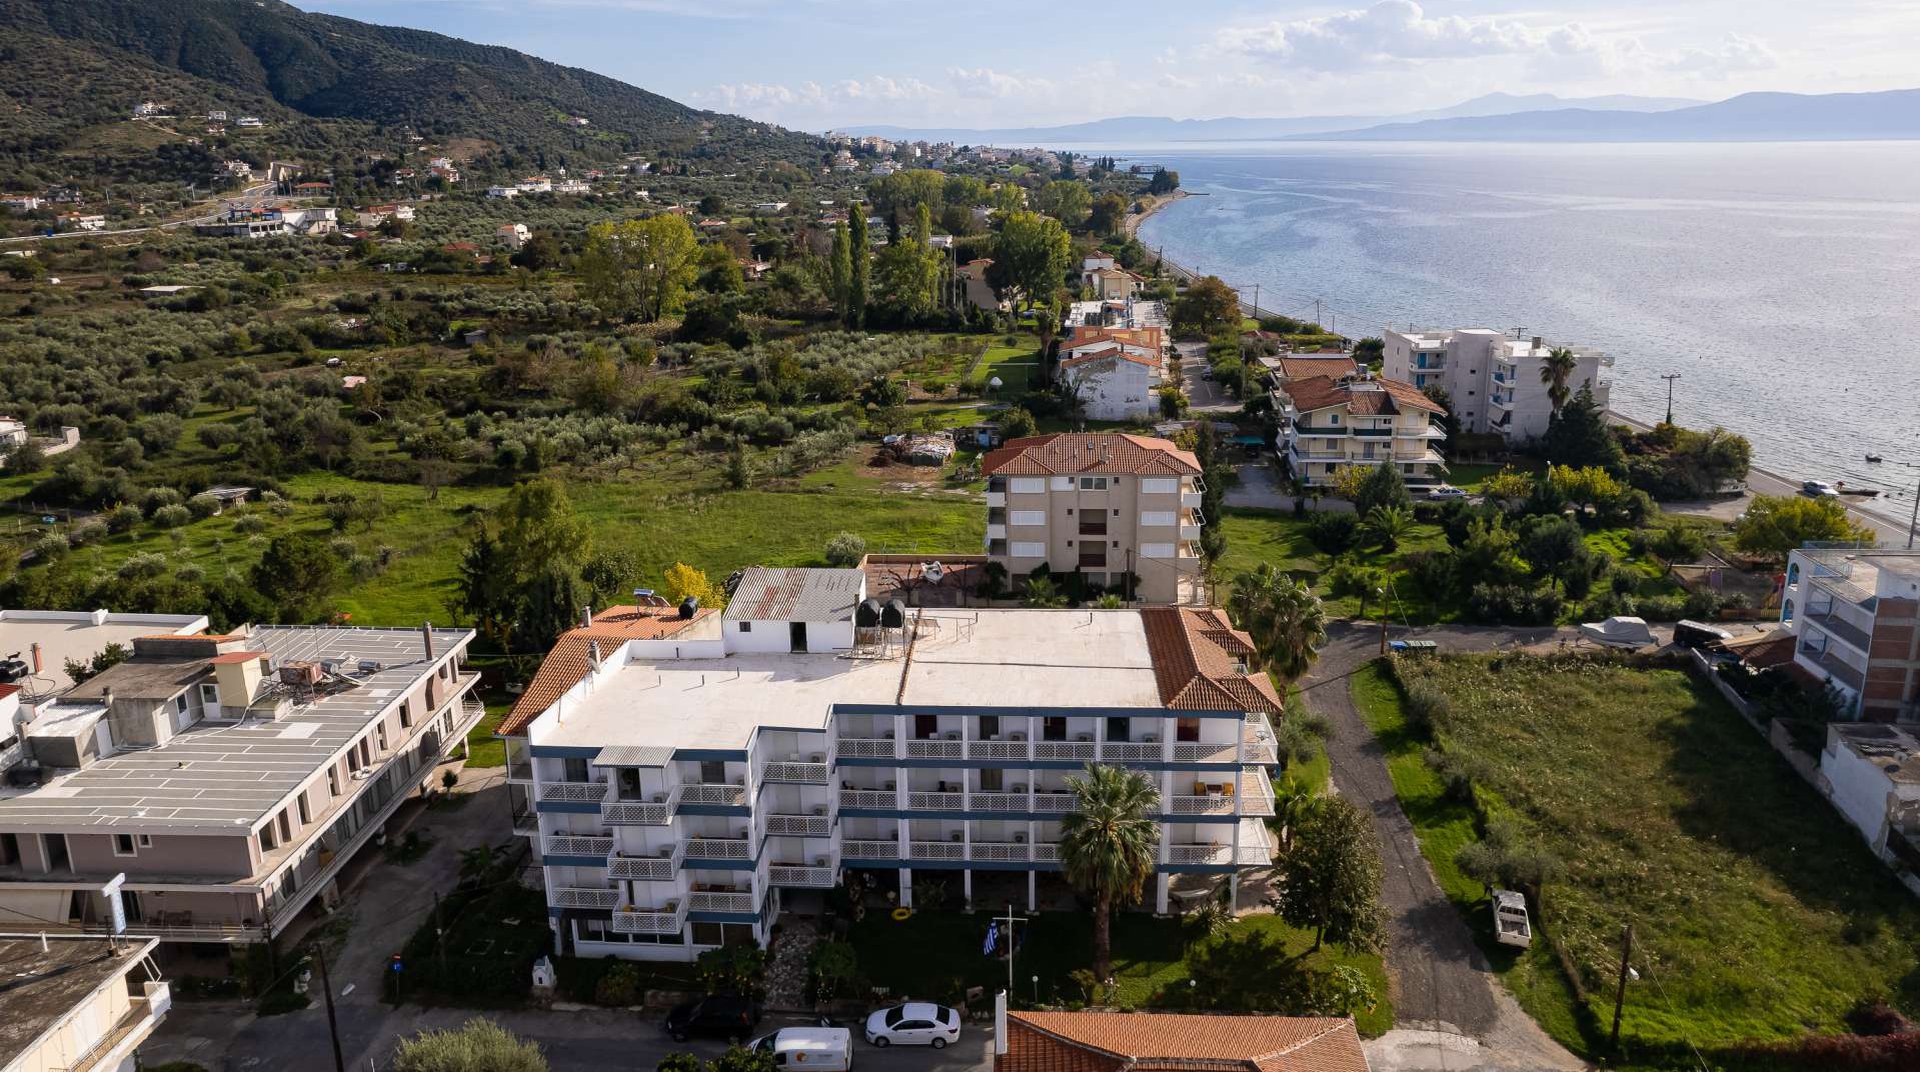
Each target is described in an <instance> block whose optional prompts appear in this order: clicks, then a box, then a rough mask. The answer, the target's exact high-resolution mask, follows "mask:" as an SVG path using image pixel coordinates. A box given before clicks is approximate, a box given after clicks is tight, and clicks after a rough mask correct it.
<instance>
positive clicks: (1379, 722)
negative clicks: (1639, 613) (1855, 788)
mask: <svg viewBox="0 0 1920 1072" xmlns="http://www.w3.org/2000/svg"><path fill="white" fill-rule="evenodd" d="M1497 663H1498V665H1499V669H1498V670H1497V671H1496V670H1495V669H1494V666H1495V664H1496V660H1495V659H1493V658H1491V657H1484V656H1459V657H1439V658H1433V659H1423V660H1414V661H1409V662H1408V663H1406V664H1405V665H1406V671H1405V672H1406V673H1407V674H1408V676H1409V678H1410V679H1412V680H1424V681H1426V682H1428V683H1430V684H1431V685H1432V686H1433V687H1435V688H1436V689H1438V690H1439V691H1440V692H1441V693H1443V694H1445V695H1446V696H1448V697H1449V698H1450V701H1451V715H1450V717H1448V718H1447V719H1446V725H1445V730H1444V732H1445V736H1446V741H1447V747H1448V748H1449V749H1450V750H1453V751H1457V752H1460V753H1463V754H1465V755H1467V756H1470V757H1473V758H1475V759H1477V760H1478V761H1479V762H1480V763H1481V764H1482V765H1483V768H1484V774H1483V775H1482V776H1481V777H1480V779H1479V782H1480V785H1481V787H1482V789H1483V790H1484V791H1486V792H1489V793H1491V794H1492V795H1493V796H1492V799H1493V802H1494V804H1493V806H1494V807H1510V808H1512V809H1513V810H1514V812H1515V813H1517V815H1519V816H1520V817H1522V818H1523V820H1524V821H1525V822H1526V823H1527V824H1528V825H1529V827H1530V828H1531V829H1532V830H1534V831H1535V836H1536V837H1538V838H1539V840H1540V842H1541V844H1542V847H1544V848H1546V849H1548V850H1549V851H1550V852H1551V853H1552V854H1553V855H1554V856H1555V857H1556V858H1557V859H1558V860H1559V861H1561V865H1562V868H1563V874H1562V876H1561V877H1560V878H1559V879H1558V880H1556V881H1553V882H1551V883H1550V884H1549V885H1548V887H1547V890H1546V905H1545V912H1544V920H1543V922H1542V925H1543V928H1544V930H1545V931H1546V933H1548V934H1549V935H1550V936H1551V937H1552V939H1553V940H1554V941H1556V942H1557V943H1558V944H1559V945H1560V946H1561V947H1562V948H1563V949H1564V950H1565V952H1566V954H1567V957H1568V959H1569V962H1570V963H1571V964H1572V965H1573V967H1574V970H1575V971H1576V972H1577V973H1578V976H1579V979H1580V982H1581V984H1582V985H1583V986H1584V987H1585V988H1586V991H1587V994H1588V998H1587V1003H1588V1004H1587V1008H1586V1009H1584V1010H1582V1009H1580V1008H1579V1007H1578V1003H1577V1000H1576V999H1575V998H1574V996H1573V992H1572V990H1571V988H1570V987H1569V986H1568V985H1567V983H1566V981H1565V977H1564V974H1563V973H1561V972H1560V971H1559V970H1558V968H1557V966H1556V964H1555V963H1554V960H1553V958H1552V957H1551V955H1550V954H1548V953H1547V952H1546V950H1545V944H1544V943H1536V946H1535V948H1534V950H1532V951H1530V952H1528V953H1527V954H1525V955H1523V956H1519V957H1517V958H1516V957H1514V956H1512V955H1511V954H1505V953H1498V952H1496V954H1495V956H1494V966H1495V970H1496V971H1497V972H1499V973H1500V974H1501V976H1502V977H1503V979H1504V980H1505V982H1506V984H1507V986H1508V988H1509V989H1510V990H1512V991H1513V993H1514V995H1515V996H1516V997H1517V998H1518V999H1519V1001H1520V1003H1521V1005H1522V1006H1523V1007H1525V1008H1526V1010H1527V1011H1528V1012H1529V1013H1530V1014H1531V1015H1532V1016H1533V1017H1534V1018H1535V1019H1536V1020H1538V1021H1539V1022H1540V1024H1541V1025H1542V1026H1543V1027H1545V1028H1546V1029H1547V1030H1548V1031H1549V1032H1550V1033H1551V1034H1553V1035H1554V1036H1555V1037H1556V1038H1558V1039H1559V1040H1560V1041H1562V1042H1563V1043H1565V1044H1566V1045H1568V1046H1569V1047H1571V1048H1573V1049H1575V1050H1576V1051H1579V1052H1586V1053H1593V1052H1594V1051H1595V1048H1596V1042H1601V1041H1603V1040H1598V1039H1596V1037H1595V1036H1594V1035H1593V1034H1591V1033H1592V1032H1596V1031H1597V1030H1598V1027H1597V1026H1596V1025H1604V1024H1605V1023H1606V1022H1607V1021H1608V1020H1609V1019H1610V1018H1611V1012H1612V1011H1611V996H1612V989H1611V988H1612V981H1613V979H1614V976H1615V973H1616V971H1617V964H1618V957H1619V945H1618V942H1619V935H1620V927H1621V925H1622V924H1624V923H1627V922H1631V923H1632V924H1633V926H1634V933H1635V948H1636V953H1635V956H1634V960H1633V964H1634V967H1635V970H1636V971H1638V972H1639V973H1640V975H1641V979H1640V981H1639V982H1637V983H1632V984H1629V986H1628V989H1627V1002H1626V1011H1625V1018H1624V1026H1623V1028H1622V1036H1623V1038H1624V1039H1625V1040H1627V1056H1628V1058H1629V1059H1630V1060H1631V1059H1636V1056H1637V1057H1638V1059H1644V1060H1659V1061H1666V1060H1680V1059H1682V1058H1683V1057H1684V1054H1685V1052H1686V1047H1687V1046H1688V1045H1689V1044H1690V1045H1693V1046H1698V1047H1701V1048H1702V1049H1706V1050H1711V1049H1712V1048H1715V1047H1719V1046H1724V1045H1728V1044H1731V1043H1734V1042H1737V1041H1739V1040H1743V1039H1778V1038H1787V1037H1792V1036H1796V1035H1799V1034H1801V1033H1804V1032H1807V1031H1809V1030H1813V1031H1834V1030H1840V1029H1842V1025H1841V1021H1840V1017H1841V1015H1842V1014H1843V1013H1844V1012H1845V1011H1846V1010H1847V1009H1848V1008H1849V1007H1850V1006H1851V1005H1852V1004H1853V1003H1854V1002H1855V1001H1857V1000H1858V999H1860V998H1861V997H1863V996H1867V995H1871V994H1882V995H1886V996H1888V997H1890V998H1891V999H1892V1000H1893V1001H1894V1002H1895V1003H1896V1004H1898V1005H1900V1006H1902V1007H1903V1008H1905V1009H1906V1010H1907V1011H1908V1012H1910V1013H1911V1012H1913V1011H1915V1010H1916V1008H1917V1007H1920V952H1917V951H1916V949H1915V946H1914V942H1913V936H1914V935H1915V934H1916V933H1920V905H1916V904H1915V903H1914V901H1913V899H1912V898H1911V897H1910V896H1909V895H1908V894H1907V893H1906V892H1905V891H1904V890H1903V889H1901V888H1900V887H1899V885H1898V884H1897V883H1896V882H1895V881H1894V880H1893V879H1892V877H1891V876H1890V875H1889V874H1887V872H1886V870H1885V869H1884V868H1883V867H1882V866H1881V865H1880V864H1879V863H1878V862H1877V861H1875V860H1874V859H1873V858H1872V857H1871V856H1870V855H1869V854H1868V853H1867V851H1866V849H1865V847H1864V846H1863V845H1862V844H1861V843H1860V840H1859V837H1858V835H1857V834H1856V833H1855V832H1854V831H1853V830H1852V829H1851V828H1849V827H1848V826H1847V825H1846V824H1845V823H1844V822H1843V821H1842V820H1841V819H1840V817H1839V816H1838V815H1837V814H1836V813H1835V812H1834V811H1833V809H1832V807H1831V806H1830V805H1829V804H1828V803H1827V802H1826V801H1824V800H1822V799H1820V797H1819V796H1818V795H1817V794H1816V793H1815V792H1814V791H1813V790H1812V789H1811V788H1810V787H1808V786H1807V785H1806V784H1805V783H1804V782H1802V781H1801V780H1800V779H1799V778H1798V777H1797V776H1795V775H1794V774H1793V773H1792V772H1791V771H1790V770H1789V769H1788V768H1787V767H1786V766H1785V765H1784V764H1783V763H1781V761H1780V760H1779V758H1778V757H1777V756H1775V755H1773V754H1772V752H1771V750H1770V749H1769V748H1768V747H1767V746H1766V744H1765V743H1764V742H1763V741H1761V740H1760V739H1759V738H1758V737H1757V736H1755V735H1754V733H1753V732H1752V730H1751V729H1749V728H1748V727H1747V726H1746V725H1745V724H1744V723H1742V722H1741V721H1740V720H1739V718H1738V717H1737V716H1735V715H1734V714H1733V712H1732V711H1730V710H1729V709H1728V708H1727V707H1726V706H1725V705H1724V704H1723V703H1722V702H1721V700H1720V699H1719V697H1718V696H1717V695H1716V694H1714V693H1713V692H1712V691H1711V690H1710V689H1708V688H1704V687H1702V686H1701V685H1700V684H1699V683H1697V682H1695V681H1694V680H1693V679H1691V678H1690V677H1688V676H1687V675H1686V674H1685V673H1683V672H1681V671H1678V670H1643V669H1634V668H1627V667H1620V666H1605V665H1600V664H1594V663H1589V662H1586V661H1563V660H1551V661H1550V660H1534V659H1515V658H1514V657H1512V656H1507V657H1504V658H1501V659H1499V660H1497ZM1353 688H1354V695H1355V699H1356V701H1358V703H1359V704H1360V706H1361V709H1362V711H1363V713H1364V715H1365V717H1366V718H1367V721H1368V723H1369V725H1370V726H1372V727H1373V729H1374V732H1375V733H1376V735H1378V736H1379V737H1380V740H1381V744H1382V747H1383V748H1384V750H1385V752H1386V755H1387V763H1388V769H1389V772H1390V773H1391V775H1392V777H1393V782H1394V788H1395V790H1396V792H1397V793H1398V794H1399V795H1400V798H1401V803H1402V805H1403V806H1404V807H1405V808H1406V810H1407V813H1408V816H1409V817H1410V818H1411V819H1412V821H1413V823H1414V825H1415V828H1416V830H1417V831H1418V834H1419V837H1420V840H1421V846H1422V849H1423V851H1424V852H1425V853H1426V855H1427V858H1428V862H1429V863H1430V864H1431V865H1432V866H1433V869H1434V872H1435V875H1436V876H1437V877H1438V879H1439V881H1440V884H1441V887H1442V889H1443V890H1445V891H1446V893H1447V895H1448V896H1449V898H1451V899H1452V900H1454V902H1455V903H1456V904H1457V905H1458V906H1459V907H1460V908H1461V909H1462V911H1464V912H1467V913H1468V914H1469V916H1468V918H1469V920H1470V921H1471V923H1472V925H1473V927H1474V928H1475V930H1476V932H1477V933H1479V934H1481V935H1482V936H1483V938H1484V937H1485V936H1486V934H1487V926H1486V911H1485V902H1484V901H1483V900H1482V896H1481V891H1480V890H1479V888H1478V887H1477V885H1475V884H1474V883H1473V882H1472V881H1471V880H1469V879H1466V878H1465V877H1464V876H1463V875H1461V874H1460V873H1459V870H1458V868H1457V867H1456V866H1455V865H1454V863H1453V857H1454V854H1455V853H1456V852H1458V850H1459V848H1460V847H1461V846H1463V845H1465V844H1467V843H1468V842H1469V841H1471V840H1473V839H1474V837H1475V836H1476V830H1475V825H1474V817H1473V815H1472V813H1471V812H1470V811H1469V810H1468V809H1467V807H1466V806H1465V805H1463V804H1458V803H1453V802H1450V801H1448V800H1446V799H1445V798H1444V797H1443V795H1442V793H1441V791H1440V783H1439V780H1438V779H1437V778H1436V777H1435V776H1434V775H1433V773H1432V772H1431V771H1430V770H1428V769H1427V767H1426V764H1425V763H1424V762H1423V760H1422V758H1421V751H1422V749H1423V748H1424V747H1425V742H1424V741H1423V740H1421V739H1420V738H1418V737H1417V736H1415V735H1414V734H1413V733H1411V732H1410V731H1409V730H1408V728H1407V727H1406V725H1405V722H1404V716H1403V712H1402V707H1401V703H1400V696H1399V693H1398V691H1397V688H1396V687H1395V686H1394V685H1393V684H1392V683H1391V682H1390V681H1388V680H1387V679H1386V678H1385V677H1384V676H1383V675H1382V674H1381V673H1380V672H1379V671H1377V670H1375V669H1373V668H1368V669H1367V670H1365V671H1363V672H1362V673H1361V674H1359V675H1358V676H1356V678H1355V680H1354V685H1353ZM1583 1021H1584V1022H1585V1025H1586V1026H1585V1027H1584V1029H1583V1026H1582V1022H1583Z"/></svg>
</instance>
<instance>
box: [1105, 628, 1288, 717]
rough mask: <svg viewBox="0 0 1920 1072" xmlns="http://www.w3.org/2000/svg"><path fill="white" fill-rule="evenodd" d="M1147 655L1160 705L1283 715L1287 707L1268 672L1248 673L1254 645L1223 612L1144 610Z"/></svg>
mask: <svg viewBox="0 0 1920 1072" xmlns="http://www.w3.org/2000/svg"><path fill="white" fill-rule="evenodd" d="M1140 620H1141V623H1142V624H1143V625H1144V626H1145V627H1146V631H1147V651H1148V653H1149V654H1150V655H1151V656H1152V657H1153V676H1154V680H1155V682H1156V683H1157V684H1158V685H1159V686H1160V702H1162V703H1164V704H1166V705H1167V706H1168V707H1170V708H1175V709H1178V710H1187V711H1263V712H1265V713H1267V714H1270V715H1278V714H1280V713H1281V711H1282V709H1283V708H1284V707H1285V704H1284V703H1283V702H1282V700H1281V699H1280V694H1279V692H1278V691H1277V690H1276V689H1274V687H1273V682H1272V681H1271V680H1270V679H1269V678H1268V677H1267V675H1266V674H1265V673H1263V672H1257V671H1256V672H1253V673H1248V672H1247V671H1246V669H1244V668H1245V667H1246V666H1249V665H1250V664H1252V663H1253V662H1254V661H1255V653H1254V647H1253V641H1252V639H1251V638H1249V637H1248V636H1247V634H1245V633H1242V632H1240V631H1239V630H1237V629H1235V628H1233V626H1232V624H1231V623H1230V622H1228V621H1227V616H1226V615H1225V614H1223V613H1221V612H1220V611H1217V610H1210V609H1194V608H1187V607H1145V608H1142V609H1141V611H1140Z"/></svg>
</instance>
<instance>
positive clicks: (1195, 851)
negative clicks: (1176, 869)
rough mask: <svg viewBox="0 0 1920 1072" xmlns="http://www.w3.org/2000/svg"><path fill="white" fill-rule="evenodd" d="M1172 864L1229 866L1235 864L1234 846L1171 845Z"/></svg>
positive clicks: (1169, 858)
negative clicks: (1228, 864)
mask: <svg viewBox="0 0 1920 1072" xmlns="http://www.w3.org/2000/svg"><path fill="white" fill-rule="evenodd" d="M1167 862H1168V863H1170V864H1227V863H1232V862H1233V846H1232V845H1169V846H1167Z"/></svg>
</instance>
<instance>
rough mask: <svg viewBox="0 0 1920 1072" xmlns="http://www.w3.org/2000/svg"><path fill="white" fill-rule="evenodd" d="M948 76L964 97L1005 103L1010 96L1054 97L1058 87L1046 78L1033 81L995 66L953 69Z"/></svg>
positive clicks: (948, 71)
mask: <svg viewBox="0 0 1920 1072" xmlns="http://www.w3.org/2000/svg"><path fill="white" fill-rule="evenodd" d="M947 77H948V79H949V80H951V81H952V83H953V88H954V91H955V92H957V93H959V94H960V95H961V96H963V97H977V98H981V99H985V100H1002V99H1005V98H1008V97H1025V98H1029V99H1031V98H1033V97H1037V96H1044V95H1050V94H1052V93H1053V91H1054V84H1053V82H1052V81H1051V80H1050V79H1046V78H1030V77H1025V76H1022V75H1017V74H1008V73H1006V72H1005V71H996V70H994V69H993V68H991V67H949V68H948V69H947Z"/></svg>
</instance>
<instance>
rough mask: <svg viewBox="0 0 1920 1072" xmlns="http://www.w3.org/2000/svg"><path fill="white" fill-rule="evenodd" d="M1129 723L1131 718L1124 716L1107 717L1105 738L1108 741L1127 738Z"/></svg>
mask: <svg viewBox="0 0 1920 1072" xmlns="http://www.w3.org/2000/svg"><path fill="white" fill-rule="evenodd" d="M1130 723H1131V720H1130V719H1125V718H1110V719H1108V720H1107V740H1109V741H1124V740H1127V734H1128V726H1129V724H1130Z"/></svg>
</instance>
